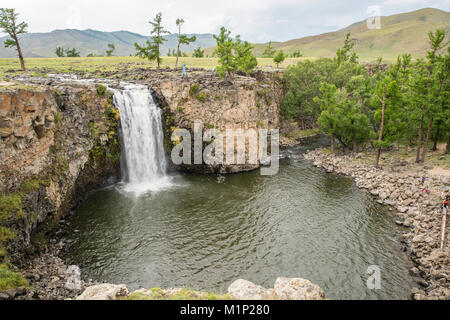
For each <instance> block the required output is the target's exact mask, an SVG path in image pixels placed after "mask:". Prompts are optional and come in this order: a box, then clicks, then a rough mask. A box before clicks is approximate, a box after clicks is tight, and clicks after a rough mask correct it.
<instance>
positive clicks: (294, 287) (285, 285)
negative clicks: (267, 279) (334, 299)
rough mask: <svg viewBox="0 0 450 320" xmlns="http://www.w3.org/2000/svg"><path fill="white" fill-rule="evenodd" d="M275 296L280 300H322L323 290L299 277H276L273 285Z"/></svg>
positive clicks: (323, 297)
mask: <svg viewBox="0 0 450 320" xmlns="http://www.w3.org/2000/svg"><path fill="white" fill-rule="evenodd" d="M274 290H275V294H276V296H277V297H278V298H279V299H281V300H323V299H325V293H324V292H323V290H322V289H321V288H320V287H319V286H317V285H315V284H313V283H311V281H309V280H305V279H301V278H278V279H277V280H276V281H275V286H274Z"/></svg>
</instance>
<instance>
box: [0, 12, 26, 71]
mask: <svg viewBox="0 0 450 320" xmlns="http://www.w3.org/2000/svg"><path fill="white" fill-rule="evenodd" d="M18 17H19V14H18V13H16V11H15V9H7V8H0V29H1V30H3V32H4V33H6V34H7V35H8V36H9V38H8V39H6V40H5V41H4V45H5V48H12V47H15V48H16V49H17V54H18V56H19V60H20V66H21V68H22V70H23V71H25V70H26V68H25V61H24V59H23V54H22V49H21V47H20V42H19V36H20V35H21V34H24V33H27V32H28V31H27V28H28V24H27V23H25V22H18V21H17V18H18Z"/></svg>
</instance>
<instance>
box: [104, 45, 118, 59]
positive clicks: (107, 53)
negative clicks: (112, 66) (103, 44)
mask: <svg viewBox="0 0 450 320" xmlns="http://www.w3.org/2000/svg"><path fill="white" fill-rule="evenodd" d="M108 48H109V50H106V56H107V57H111V56H112V55H113V52H114V50H116V46H115V45H114V43H108Z"/></svg>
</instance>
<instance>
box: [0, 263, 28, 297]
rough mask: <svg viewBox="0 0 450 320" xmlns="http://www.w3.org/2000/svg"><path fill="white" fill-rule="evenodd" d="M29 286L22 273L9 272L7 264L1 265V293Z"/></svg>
mask: <svg viewBox="0 0 450 320" xmlns="http://www.w3.org/2000/svg"><path fill="white" fill-rule="evenodd" d="M27 286H28V282H27V280H25V279H24V277H23V276H22V275H21V274H20V273H17V272H12V271H11V270H9V268H8V266H7V265H6V263H3V264H0V292H1V291H5V290H9V289H14V288H18V287H27Z"/></svg>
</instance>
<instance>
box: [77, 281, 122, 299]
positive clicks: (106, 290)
mask: <svg viewBox="0 0 450 320" xmlns="http://www.w3.org/2000/svg"><path fill="white" fill-rule="evenodd" d="M127 295H128V289H127V287H126V286H125V285H124V284H119V285H115V284H108V283H103V284H99V285H96V286H92V287H89V288H87V289H86V290H84V292H83V293H82V294H81V295H79V296H78V297H77V298H76V300H118V299H119V298H121V297H125V296H127Z"/></svg>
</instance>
